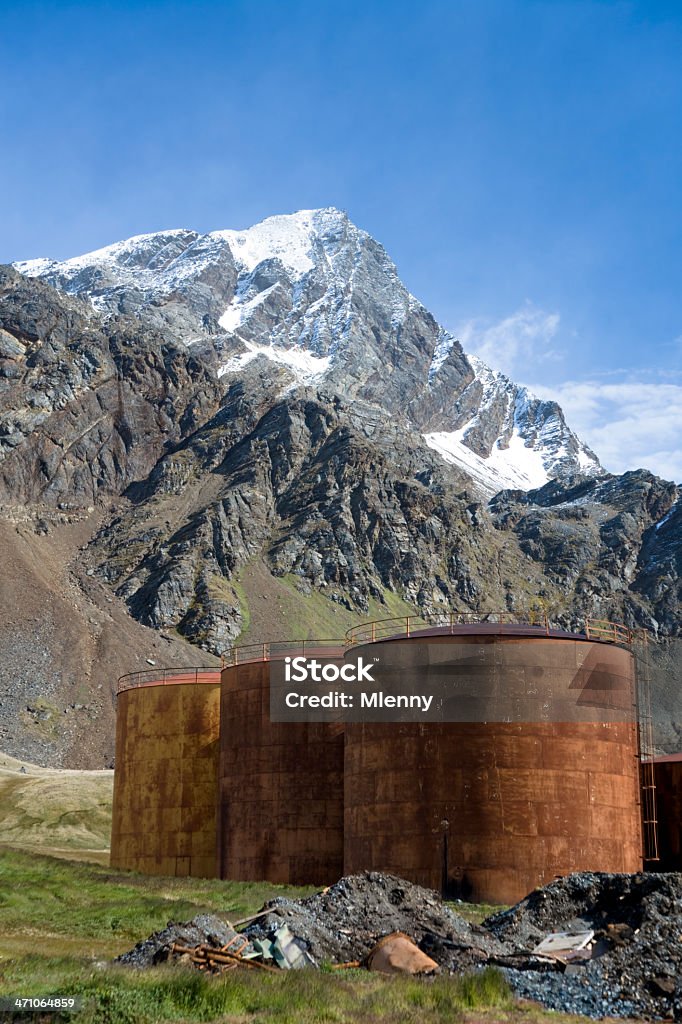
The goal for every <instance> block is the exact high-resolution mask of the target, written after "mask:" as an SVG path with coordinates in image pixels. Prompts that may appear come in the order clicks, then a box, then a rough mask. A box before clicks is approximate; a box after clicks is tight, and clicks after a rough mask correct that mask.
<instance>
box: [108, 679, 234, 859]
mask: <svg viewBox="0 0 682 1024" xmlns="http://www.w3.org/2000/svg"><path fill="white" fill-rule="evenodd" d="M219 733H220V671H219V670H217V671H216V670H201V669H198V670H195V669H190V670H185V671H176V672H171V673H167V674H166V676H165V678H164V676H159V675H158V674H155V673H138V674H137V675H136V676H131V677H124V678H123V680H121V683H120V686H119V695H118V709H117V716H116V770H115V773H114V801H113V822H112V833H111V865H112V867H119V868H127V869H130V870H134V871H141V872H143V873H145V874H148V875H192V876H195V877H201V878H210V877H215V876H216V874H217V864H216V811H217V770H218V754H219Z"/></svg>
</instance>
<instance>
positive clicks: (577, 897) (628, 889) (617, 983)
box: [483, 872, 682, 1020]
mask: <svg viewBox="0 0 682 1024" xmlns="http://www.w3.org/2000/svg"><path fill="white" fill-rule="evenodd" d="M483 924H484V927H486V928H487V929H488V930H489V931H490V932H492V933H493V934H494V935H495V936H496V937H497V938H498V939H500V940H501V941H502V942H504V943H505V945H507V946H508V947H509V949H510V951H511V950H531V949H533V948H534V947H535V945H536V944H537V943H539V942H540V941H541V940H542V939H543V937H544V936H546V935H547V934H548V933H549V932H559V931H562V932H577V931H581V930H583V929H585V928H589V929H592V930H594V944H593V955H592V958H591V959H589V960H587V961H586V962H585V963H576V964H571V965H568V966H564V965H561V964H557V965H556V968H555V969H553V970H549V971H548V970H546V969H544V970H537V969H533V966H534V965H533V964H532V962H531V958H530V957H529V958H528V960H527V961H526V962H525V963H524V962H523V961H521V963H520V964H519V965H518V966H514V967H509V966H504V965H503V964H501V966H502V969H503V970H504V973H505V974H506V976H507V979H508V981H509V983H510V985H511V987H512V988H513V990H514V992H515V993H516V994H517V995H519V996H523V997H525V998H528V999H534V1000H537V1001H538V1002H540V1003H542V1004H543V1005H544V1006H546V1007H548V1008H549V1009H553V1010H562V1011H564V1012H570V1013H581V1014H585V1015H586V1016H590V1017H606V1016H611V1017H640V1018H641V1017H644V1018H653V1019H663V1018H667V1019H670V1018H672V1019H674V1020H682V874H636V875H613V874H602V873H599V874H596V873H592V872H581V873H578V874H574V875H568V876H567V877H565V878H560V879H557V880H556V881H554V882H552V883H550V884H549V885H547V886H545V887H544V888H542V889H536V890H535V891H534V892H532V893H531V894H530V895H529V896H527V897H526V898H525V899H524V900H522V901H521V902H520V903H518V904H517V905H516V906H514V907H512V908H511V909H510V910H506V911H504V912H502V913H499V914H495V915H493V916H492V917H489V918H488V919H487V920H486V921H484V922H483ZM524 968H525V969H524ZM529 968H530V969H529Z"/></svg>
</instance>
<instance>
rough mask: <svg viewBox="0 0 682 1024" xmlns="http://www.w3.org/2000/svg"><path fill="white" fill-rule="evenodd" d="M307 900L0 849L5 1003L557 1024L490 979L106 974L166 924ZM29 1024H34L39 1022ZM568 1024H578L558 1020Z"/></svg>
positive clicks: (163, 971) (182, 1014) (489, 974)
mask: <svg viewBox="0 0 682 1024" xmlns="http://www.w3.org/2000/svg"><path fill="white" fill-rule="evenodd" d="M309 891H311V890H303V889H290V888H284V887H278V886H273V885H269V884H265V883H238V882H226V881H218V880H212V879H209V880H203V879H189V878H185V879H181V878H149V877H145V876H142V875H137V874H135V873H133V872H121V871H114V870H112V869H109V868H106V867H104V866H101V865H98V864H86V863H82V862H81V863H75V862H69V861H65V860H58V859H55V858H53V857H47V856H42V855H38V854H35V853H30V852H27V851H24V850H17V849H12V848H8V847H2V846H0V996H32V997H36V996H47V995H52V996H55V995H58V996H79V997H82V998H83V1000H84V1008H83V1010H82V1011H81V1012H80V1013H78V1014H76V1015H75V1016H69V1017H63V1018H61V1019H63V1020H72V1021H77V1022H79V1024H80V1022H83V1024H166V1022H168V1024H170V1022H171V1021H173V1022H186V1024H190V1022H198V1021H204V1022H215V1024H217V1022H221V1024H270V1022H278V1024H317V1022H327V1021H328V1022H336V1024H346V1022H348V1024H351V1022H359V1024H379V1022H405V1024H418V1022H419V1024H422V1022H423V1024H445V1022H448V1024H452V1022H453V1021H458V1022H462V1024H474V1022H481V1024H484V1022H485V1024H494V1022H509V1024H534V1022H539V1024H543V1022H546V1021H548V1020H549V1019H550V1015H549V1014H545V1013H543V1012H542V1011H541V1010H539V1009H537V1008H534V1007H531V1006H521V1005H519V1004H518V1003H516V1002H515V1001H514V1000H513V999H512V998H511V996H510V994H509V992H508V990H507V987H506V984H505V982H504V980H503V979H502V977H501V975H500V974H499V973H498V972H496V971H494V970H489V971H484V972H482V973H481V974H479V975H476V976H471V977H463V978H449V977H443V978H436V979H421V980H420V979H411V978H404V977H390V978H386V977H382V976H379V975H376V974H369V973H367V972H365V971H346V972H343V974H342V975H341V974H337V973H335V972H331V971H328V970H322V971H304V972H290V973H285V972H282V974H281V975H280V976H278V975H261V974H258V975H256V974H255V972H253V973H251V972H245V971H244V972H242V971H233V972H230V973H229V974H227V975H225V976H223V977H220V978H206V977H204V976H203V975H200V974H198V973H197V972H194V971H192V970H191V969H187V968H182V967H172V968H171V967H167V966H166V967H157V968H154V969H150V970H148V971H145V972H138V971H133V970H128V969H124V968H120V967H118V968H117V967H115V966H113V965H112V964H111V962H110V961H111V958H112V957H114V956H115V955H116V954H118V953H121V952H123V951H125V950H127V949H129V948H131V946H133V945H134V944H135V942H137V941H139V940H140V939H142V938H146V937H147V935H149V934H150V933H151V932H152V931H154V930H156V929H159V928H162V927H164V926H165V925H166V923H167V922H168V921H169V920H174V921H184V920H188V919H189V918H191V917H193V916H194V915H195V914H196V913H199V912H201V911H211V912H213V913H217V914H218V915H219V916H221V917H223V918H226V919H228V920H237V919H239V918H241V917H243V916H246V915H248V914H250V913H254V912H255V911H257V910H258V909H259V908H260V907H261V905H262V903H263V902H264V901H265V900H266V899H268V898H271V897H272V896H274V895H277V894H281V895H284V894H286V895H292V896H293V895H298V896H300V895H303V894H304V893H306V892H309ZM458 909H461V908H459V907H458ZM464 909H466V908H464ZM469 916H480V911H479V912H478V914H477V913H476V912H474V911H473V910H472V911H471V913H470V915H469ZM551 1018H552V1019H554V1020H556V1019H557V1015H554V1014H553V1015H551ZM1 1019H2V1015H1V1014H0V1020H1ZM8 1019H9V1018H8ZM12 1019H13V1020H14V1021H15V1024H16V1022H17V1021H18V1020H19V1018H16V1017H15V1018H12ZM26 1019H27V1020H28V1019H29V1018H26ZM31 1019H32V1020H33V1021H34V1024H35V1021H36V1020H37V1018H35V1017H33V1018H31ZM53 1019H55V1020H57V1019H59V1018H57V1017H55V1018H53ZM572 1019H577V1018H569V1017H561V1018H560V1020H561V1021H562V1022H568V1021H570V1020H572Z"/></svg>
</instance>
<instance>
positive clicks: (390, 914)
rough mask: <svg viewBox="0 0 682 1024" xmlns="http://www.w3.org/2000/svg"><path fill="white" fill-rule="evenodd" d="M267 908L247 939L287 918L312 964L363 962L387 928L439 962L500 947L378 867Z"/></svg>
mask: <svg viewBox="0 0 682 1024" xmlns="http://www.w3.org/2000/svg"><path fill="white" fill-rule="evenodd" d="M265 907H266V908H267V909H268V910H270V911H271V913H270V914H268V915H267V916H266V917H264V918H261V919H260V920H258V921H254V923H253V924H251V925H249V927H247V928H246V929H245V934H246V935H248V937H249V938H251V939H254V938H265V937H269V936H271V935H272V933H273V932H274V930H275V929H276V928H277V927H279V925H281V924H282V922H286V923H287V924H288V926H289V928H290V929H291V931H292V932H293V933H294V935H296V936H297V937H298V938H299V939H303V940H304V941H305V942H306V943H307V944H308V948H309V951H310V953H311V954H312V956H313V958H314V959H315V961H316V962H317V963H321V962H322V961H325V960H327V961H329V962H332V963H344V962H347V961H350V960H362V959H363V958H364V957H365V956H366V955H367V953H369V951H370V949H371V948H372V947H373V946H374V945H375V943H376V942H377V941H378V940H379V939H380V938H382V937H383V936H384V935H388V934H390V933H391V932H396V931H400V932H404V933H405V934H406V935H409V936H410V938H412V939H414V941H415V942H417V943H418V944H419V945H420V946H421V947H422V948H423V949H424V951H425V952H427V953H428V954H429V956H432V957H433V959H434V960H436V961H437V962H438V963H439V964H441V965H443V966H448V967H449V966H451V965H454V964H455V963H456V964H457V965H458V966H461V967H463V966H466V964H467V963H476V962H478V963H480V962H482V961H484V960H486V959H487V956H488V955H489V954H490V953H493V952H502V951H503V948H504V947H503V946H502V944H501V943H499V942H498V941H497V940H496V938H495V937H494V936H493V935H490V934H489V933H488V932H485V931H484V930H483V929H480V928H476V927H472V926H471V925H470V924H468V922H467V921H465V920H464V918H463V917H460V915H459V914H456V913H455V912H454V911H453V910H451V909H450V908H449V907H448V906H446V905H445V904H444V903H443V901H442V899H441V897H440V896H439V895H438V894H437V893H436V892H433V890H431V889H423V888H422V887H421V886H419V885H413V884H412V883H411V882H407V881H405V879H404V878H398V877H397V876H396V875H386V874H383V873H381V872H378V871H367V872H364V873H363V874H361V875H348V876H347V877H346V878H342V879H341V880H340V881H338V882H336V884H335V885H332V886H330V888H328V889H325V890H324V892H320V893H316V894H315V895H314V896H308V897H307V898H305V899H302V900H289V899H283V898H279V899H274V900H270V902H269V903H266V904H265Z"/></svg>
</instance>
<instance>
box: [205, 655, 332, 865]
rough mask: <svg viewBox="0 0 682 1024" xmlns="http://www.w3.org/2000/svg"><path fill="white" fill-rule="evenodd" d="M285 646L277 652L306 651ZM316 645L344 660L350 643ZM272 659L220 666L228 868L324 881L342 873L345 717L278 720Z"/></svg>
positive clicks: (221, 828)
mask: <svg viewBox="0 0 682 1024" xmlns="http://www.w3.org/2000/svg"><path fill="white" fill-rule="evenodd" d="M272 646H273V647H274V646H275V645H272ZM277 647H278V650H277V651H274V650H273V651H269V652H268V657H269V658H276V657H284V656H285V654H286V653H290V654H292V655H294V656H295V655H296V654H300V653H303V647H302V646H300V647H297V646H296V645H295V644H287V643H286V642H284V643H282V644H280V645H277ZM316 651H317V653H319V654H321V655H322V656H324V657H325V658H328V659H334V658H335V657H336V660H339V661H340V660H341V657H342V653H343V647H342V646H341V645H339V644H338V643H337V645H336V646H335V647H326V648H324V649H319V650H318V649H316V648H315V647H314V645H313V642H310V643H308V644H307V645H306V649H305V654H306V656H310V657H313V656H315V654H316ZM247 653H248V652H247ZM271 664H272V663H271V661H270V660H268V661H266V660H260V661H247V662H245V663H237V664H234V665H231V666H228V667H226V668H225V669H224V670H223V673H222V685H221V689H222V694H221V712H220V714H221V741H220V769H219V776H220V778H219V806H220V810H219V817H218V847H219V865H220V869H219V871H220V877H221V878H232V879H240V880H242V881H249V880H253V881H261V880H264V879H267V880H268V881H270V882H281V883H287V884H291V885H304V884H312V885H323V884H327V883H330V882H334V881H336V880H337V879H338V878H340V877H341V875H342V874H343V726H342V725H340V724H335V723H330V724H324V723H315V724H307V723H282V722H280V723H277V722H271V721H270V670H271Z"/></svg>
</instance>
